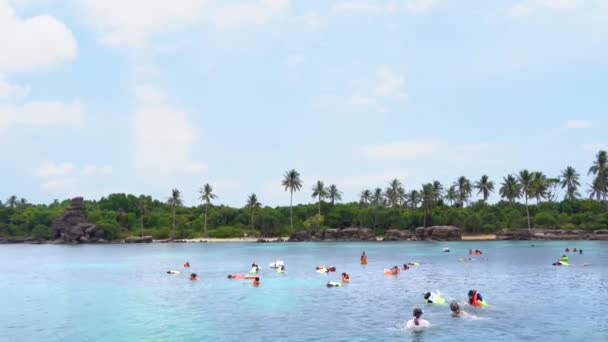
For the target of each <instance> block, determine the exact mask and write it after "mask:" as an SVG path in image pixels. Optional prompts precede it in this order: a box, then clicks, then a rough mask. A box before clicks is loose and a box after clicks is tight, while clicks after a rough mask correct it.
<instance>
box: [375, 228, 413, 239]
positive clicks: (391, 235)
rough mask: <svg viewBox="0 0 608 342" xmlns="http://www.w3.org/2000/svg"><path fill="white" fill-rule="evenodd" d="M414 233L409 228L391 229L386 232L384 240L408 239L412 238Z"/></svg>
mask: <svg viewBox="0 0 608 342" xmlns="http://www.w3.org/2000/svg"><path fill="white" fill-rule="evenodd" d="M413 236H414V234H413V233H412V232H411V231H409V230H401V229H389V230H387V231H386V233H384V239H383V240H382V241H406V240H411V239H412V237H413Z"/></svg>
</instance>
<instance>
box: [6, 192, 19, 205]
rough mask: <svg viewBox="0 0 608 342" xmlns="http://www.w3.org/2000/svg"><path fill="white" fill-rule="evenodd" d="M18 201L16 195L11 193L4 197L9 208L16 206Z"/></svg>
mask: <svg viewBox="0 0 608 342" xmlns="http://www.w3.org/2000/svg"><path fill="white" fill-rule="evenodd" d="M17 203H18V199H17V196H15V195H12V196H11V197H9V198H7V199H6V205H8V206H9V207H11V208H14V207H16V206H17Z"/></svg>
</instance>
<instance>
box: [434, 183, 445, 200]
mask: <svg viewBox="0 0 608 342" xmlns="http://www.w3.org/2000/svg"><path fill="white" fill-rule="evenodd" d="M433 193H434V194H435V199H434V201H435V203H439V202H440V201H441V200H442V199H443V185H442V184H441V183H440V182H439V181H433Z"/></svg>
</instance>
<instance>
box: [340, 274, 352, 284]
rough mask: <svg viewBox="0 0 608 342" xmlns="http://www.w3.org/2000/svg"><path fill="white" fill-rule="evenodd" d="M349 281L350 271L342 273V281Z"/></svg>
mask: <svg viewBox="0 0 608 342" xmlns="http://www.w3.org/2000/svg"><path fill="white" fill-rule="evenodd" d="M349 281H350V276H349V275H348V273H342V282H343V283H348V282H349Z"/></svg>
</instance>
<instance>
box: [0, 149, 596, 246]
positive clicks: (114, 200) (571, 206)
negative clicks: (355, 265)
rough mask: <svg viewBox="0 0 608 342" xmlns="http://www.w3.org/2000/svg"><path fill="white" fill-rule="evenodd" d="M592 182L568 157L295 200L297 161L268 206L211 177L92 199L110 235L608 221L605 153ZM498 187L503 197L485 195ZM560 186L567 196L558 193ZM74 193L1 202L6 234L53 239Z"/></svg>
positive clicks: (474, 229)
mask: <svg viewBox="0 0 608 342" xmlns="http://www.w3.org/2000/svg"><path fill="white" fill-rule="evenodd" d="M587 173H588V175H590V176H592V182H591V184H590V185H589V186H588V188H587V189H586V195H587V196H586V198H584V197H583V196H582V195H581V190H582V186H581V176H580V174H579V173H578V172H577V171H576V170H575V169H574V168H573V167H571V166H568V167H566V168H565V169H564V170H562V171H561V173H560V174H559V175H557V176H556V177H548V176H547V175H545V174H544V173H542V172H540V171H529V170H526V169H524V170H521V171H519V172H517V173H514V174H508V175H506V176H505V177H503V179H502V180H501V181H500V182H498V183H497V182H495V181H493V180H491V179H490V178H489V177H488V176H487V175H482V176H481V177H480V178H479V179H478V180H476V181H471V180H469V179H468V178H466V177H464V176H461V177H458V178H457V179H456V180H455V181H454V182H453V183H451V184H447V185H444V184H441V183H440V182H439V181H433V182H429V183H426V184H423V185H422V186H421V187H420V188H419V189H411V190H406V189H405V187H404V186H403V183H402V182H401V181H400V180H399V179H393V180H391V181H390V182H388V184H387V186H386V187H385V188H375V189H364V190H362V191H361V192H360V194H359V200H358V201H357V202H350V203H344V204H343V203H339V202H341V201H342V194H343V193H342V191H340V190H339V188H338V187H337V186H336V185H335V184H330V185H329V186H326V185H325V183H324V182H323V181H321V180H318V181H316V182H315V183H314V184H313V186H312V188H311V189H310V190H311V198H312V199H313V200H314V201H315V202H314V203H311V204H298V205H296V206H294V205H293V194H294V193H295V192H299V191H301V190H302V187H303V181H302V179H301V177H300V174H299V172H298V171H296V170H289V171H287V172H285V173H284V175H283V180H282V182H281V186H282V187H283V188H284V190H285V191H286V192H288V193H289V206H288V207H281V206H277V207H269V206H262V204H261V203H260V201H259V200H258V196H257V195H256V194H255V193H252V194H250V195H248V196H247V198H246V201H245V203H244V206H243V207H242V208H233V207H229V206H225V205H215V204H213V201H214V200H215V199H217V198H218V195H217V194H216V193H215V192H214V190H213V186H212V185H211V184H208V183H207V184H204V185H203V186H202V187H201V188H200V189H199V195H200V196H199V199H200V200H201V204H200V205H197V206H194V207H185V206H184V205H183V200H182V194H181V192H180V190H178V189H172V190H171V194H170V196H168V198H167V199H166V200H164V201H159V200H156V199H153V198H151V197H150V196H145V195H140V196H134V195H130V194H110V195H108V196H107V197H103V198H101V199H100V200H93V201H90V200H87V201H85V205H86V207H87V210H88V213H89V219H90V220H91V221H92V222H94V223H96V224H97V225H98V226H99V227H101V228H102V229H104V232H105V233H106V238H108V239H118V238H121V237H124V236H127V235H152V236H154V237H156V238H189V237H199V236H201V237H240V236H243V235H249V236H259V235H261V236H284V235H289V234H290V233H292V232H293V231H294V230H300V229H308V230H313V231H316V230H320V229H324V228H327V227H332V228H336V227H338V228H340V227H347V226H356V227H370V228H373V229H375V230H376V232H377V233H378V234H382V233H383V232H384V231H386V230H387V229H413V228H415V227H418V226H428V225H437V224H451V225H456V226H459V227H461V228H463V229H465V231H467V232H471V233H492V232H494V231H496V230H497V229H502V228H526V227H528V228H532V227H538V228H560V229H606V228H608V212H607V210H606V208H607V204H608V201H607V198H608V156H607V153H606V151H599V152H598V153H597V155H596V157H595V159H594V161H593V163H592V165H591V166H590V168H589V169H588V171H587ZM496 191H498V195H499V197H500V199H501V200H500V201H499V202H497V203H495V204H489V203H488V199H489V198H490V197H491V196H492V194H493V193H495V192H496ZM560 191H563V197H562V198H558V195H559V193H560ZM69 203H70V202H69V200H64V201H62V202H60V201H58V200H55V201H54V202H53V203H51V204H50V205H34V204H30V203H29V202H28V201H27V200H26V199H24V198H18V197H17V196H11V197H9V198H8V199H7V200H6V201H5V202H2V201H0V236H3V237H36V238H42V239H51V238H53V234H54V233H53V231H52V230H51V228H50V227H51V222H52V220H53V219H54V218H55V217H58V216H59V215H61V214H62V212H63V210H64V209H65V208H66V207H67V206H68V205H69Z"/></svg>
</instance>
